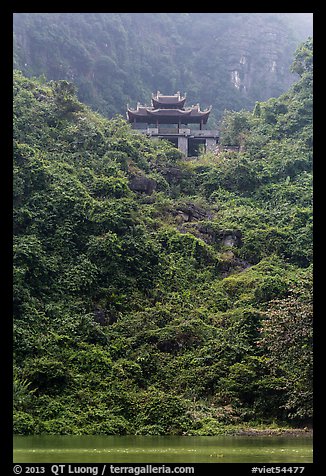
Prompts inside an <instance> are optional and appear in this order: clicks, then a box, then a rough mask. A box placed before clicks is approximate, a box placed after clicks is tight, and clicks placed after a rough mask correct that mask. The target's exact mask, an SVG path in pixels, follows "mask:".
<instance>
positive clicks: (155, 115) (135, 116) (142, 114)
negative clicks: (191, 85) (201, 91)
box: [127, 91, 212, 125]
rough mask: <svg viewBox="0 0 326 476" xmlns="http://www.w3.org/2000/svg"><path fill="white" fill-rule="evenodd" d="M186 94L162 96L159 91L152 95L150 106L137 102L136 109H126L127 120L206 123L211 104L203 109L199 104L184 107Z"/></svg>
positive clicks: (164, 122)
mask: <svg viewBox="0 0 326 476" xmlns="http://www.w3.org/2000/svg"><path fill="white" fill-rule="evenodd" d="M185 100H186V96H181V95H180V92H177V93H176V94H174V95H173V96H164V95H163V94H161V93H160V92H159V91H158V92H157V93H156V94H155V95H154V94H153V95H152V106H142V105H140V104H139V103H138V104H137V108H136V109H131V108H129V107H128V109H127V118H128V120H129V122H132V123H135V122H142V123H146V124H155V123H157V124H178V123H179V124H201V125H202V124H206V123H207V120H208V116H209V113H210V112H211V109H212V108H211V106H210V107H209V108H208V109H205V110H204V111H201V110H200V107H199V104H197V105H196V106H191V107H186V108H185V107H184V103H185Z"/></svg>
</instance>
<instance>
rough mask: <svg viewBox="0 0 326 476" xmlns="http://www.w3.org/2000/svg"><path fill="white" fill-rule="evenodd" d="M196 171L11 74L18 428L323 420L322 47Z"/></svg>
mask: <svg viewBox="0 0 326 476" xmlns="http://www.w3.org/2000/svg"><path fill="white" fill-rule="evenodd" d="M293 70H294V71H295V72H296V73H297V74H298V75H299V80H298V81H297V82H296V83H295V84H294V85H293V86H292V87H291V89H289V91H288V92H287V93H285V94H283V95H281V96H280V97H279V98H277V99H276V98H273V99H270V100H268V101H266V102H259V103H257V104H256V106H255V108H254V110H253V112H248V111H240V112H238V113H235V112H228V113H226V114H225V116H224V119H223V123H222V138H221V140H222V143H223V142H224V143H229V144H230V143H233V144H240V145H241V152H239V153H236V152H230V151H225V152H221V153H219V154H218V155H214V154H212V153H210V154H203V155H201V156H200V157H198V158H196V159H193V160H185V159H184V158H183V157H182V155H181V153H180V152H179V151H178V150H177V149H175V148H174V147H173V146H172V145H171V144H169V143H168V142H165V141H154V140H150V139H149V138H146V137H143V136H141V135H139V134H135V133H134V132H133V131H132V130H131V129H130V126H129V125H128V124H127V123H126V122H125V121H124V119H123V118H122V117H120V116H116V117H114V118H113V119H111V120H108V119H106V118H104V117H102V116H100V115H99V114H97V113H95V112H93V111H92V110H91V109H89V108H88V107H87V106H85V105H83V104H82V103H80V102H79V101H78V100H77V98H76V94H75V88H74V86H73V85H72V84H70V83H68V82H67V81H64V80H60V81H50V82H45V81H44V80H42V78H39V79H30V78H27V77H25V76H24V75H23V74H22V73H21V72H19V71H16V72H15V74H14V80H15V81H14V264H15V267H14V311H15V317H14V360H15V366H14V397H15V398H14V408H15V415H14V430H15V432H16V433H18V434H40V433H56V434H141V435H149V434H151V435H163V434H187V435H214V434H219V433H220V432H222V431H225V430H226V428H234V427H235V426H239V425H240V426H241V425H245V424H254V423H255V424H258V423H263V424H271V423H273V422H274V423H275V422H277V423H278V424H286V425H299V424H304V425H306V424H307V423H309V422H310V421H311V418H312V348H311V347H312V114H311V110H312V42H311V40H308V41H307V42H306V43H304V44H302V45H301V46H300V48H299V49H298V50H297V52H296V54H295V57H294V62H293Z"/></svg>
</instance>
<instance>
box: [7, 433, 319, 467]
mask: <svg viewBox="0 0 326 476" xmlns="http://www.w3.org/2000/svg"><path fill="white" fill-rule="evenodd" d="M14 462H15V463H311V462H312V438H311V437H286V436H276V437H275V436H272V437H271V436H260V437H247V436H102V435H101V436H57V435H55V436H52V435H51V436H48V435H46V436H15V437H14Z"/></svg>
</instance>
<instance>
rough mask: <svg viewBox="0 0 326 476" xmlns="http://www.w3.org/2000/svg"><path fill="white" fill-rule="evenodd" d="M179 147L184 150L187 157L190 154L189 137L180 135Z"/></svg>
mask: <svg viewBox="0 0 326 476" xmlns="http://www.w3.org/2000/svg"><path fill="white" fill-rule="evenodd" d="M178 149H179V150H181V152H183V153H184V154H185V156H186V157H187V156H188V137H185V136H179V137H178Z"/></svg>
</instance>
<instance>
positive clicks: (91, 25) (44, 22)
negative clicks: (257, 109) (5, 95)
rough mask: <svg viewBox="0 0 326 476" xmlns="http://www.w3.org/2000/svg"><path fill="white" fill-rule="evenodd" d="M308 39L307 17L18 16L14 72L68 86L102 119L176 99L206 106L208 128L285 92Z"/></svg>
mask: <svg viewBox="0 0 326 476" xmlns="http://www.w3.org/2000/svg"><path fill="white" fill-rule="evenodd" d="M309 35H310V36H311V35H312V14H306V13H16V14H15V15H14V67H15V68H17V69H20V70H22V71H23V73H24V74H26V75H28V76H39V75H42V74H44V75H45V76H46V78H47V79H55V80H57V79H67V80H69V81H72V82H74V83H75V84H76V85H77V87H78V97H79V99H80V100H81V101H83V102H85V103H86V104H88V105H90V106H91V107H92V108H93V109H95V110H97V111H99V112H101V113H102V114H104V115H106V116H108V117H111V116H112V115H114V114H116V113H121V114H125V110H126V104H127V103H129V104H130V105H132V106H135V104H136V102H137V101H140V102H143V103H147V104H149V103H150V97H151V93H152V92H153V91H156V90H160V91H161V92H163V93H165V94H170V93H174V92H176V91H177V90H180V91H181V92H187V97H188V105H191V104H194V103H197V102H200V104H201V106H202V107H205V106H209V105H210V104H212V106H213V113H212V115H211V123H212V124H214V122H216V121H217V120H218V119H219V118H220V116H221V114H222V112H223V111H224V110H225V109H234V110H240V109H242V108H251V107H252V106H253V105H254V103H255V101H257V100H266V99H268V98H269V97H276V96H279V95H280V94H281V93H283V92H284V91H286V90H287V89H288V87H289V86H290V85H291V84H292V83H293V82H294V81H295V80H296V79H297V76H296V75H295V74H293V73H291V72H290V65H291V62H292V59H293V53H294V51H295V49H296V48H297V46H298V44H299V43H300V42H301V41H304V40H305V39H306V38H307V37H308V36H309Z"/></svg>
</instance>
